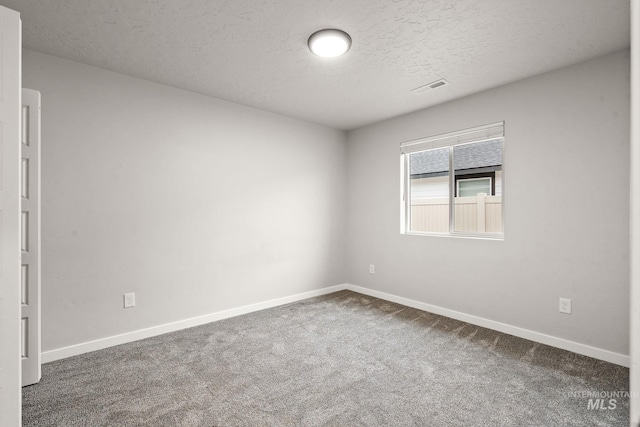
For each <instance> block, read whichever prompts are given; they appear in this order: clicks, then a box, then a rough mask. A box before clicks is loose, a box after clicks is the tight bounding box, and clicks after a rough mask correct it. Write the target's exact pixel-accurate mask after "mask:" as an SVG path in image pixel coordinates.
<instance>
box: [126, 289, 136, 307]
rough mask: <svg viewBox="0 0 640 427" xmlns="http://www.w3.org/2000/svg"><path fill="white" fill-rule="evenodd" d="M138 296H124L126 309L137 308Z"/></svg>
mask: <svg viewBox="0 0 640 427" xmlns="http://www.w3.org/2000/svg"><path fill="white" fill-rule="evenodd" d="M135 305H136V294H135V293H134V292H131V293H130V294H124V308H129V307H135Z"/></svg>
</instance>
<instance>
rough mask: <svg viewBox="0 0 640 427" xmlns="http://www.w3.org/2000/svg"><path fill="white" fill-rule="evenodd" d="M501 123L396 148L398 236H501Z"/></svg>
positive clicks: (502, 132) (502, 210) (502, 139)
mask: <svg viewBox="0 0 640 427" xmlns="http://www.w3.org/2000/svg"><path fill="white" fill-rule="evenodd" d="M503 146H504V123H503V122H500V123H496V124H492V125H487V126H481V127H477V128H473V129H467V130H464V131H459V132H454V133H450V134H445V135H438V136H435V137H431V138H425V139H420V140H417V141H409V142H406V143H403V144H401V145H400V153H401V164H402V232H403V233H411V234H440V235H459V236H470V237H471V236H473V237H477V236H481V237H489V238H502V237H503V212H504V209H503V198H502V188H503V186H504V176H503V170H502V169H503V154H502V153H503Z"/></svg>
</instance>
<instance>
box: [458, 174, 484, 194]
mask: <svg viewBox="0 0 640 427" xmlns="http://www.w3.org/2000/svg"><path fill="white" fill-rule="evenodd" d="M457 182H458V197H469V196H476V195H478V194H479V193H484V194H487V195H489V196H490V195H491V178H489V177H487V178H470V179H459V180H458V181H457Z"/></svg>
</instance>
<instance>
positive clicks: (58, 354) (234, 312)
mask: <svg viewBox="0 0 640 427" xmlns="http://www.w3.org/2000/svg"><path fill="white" fill-rule="evenodd" d="M346 288H347V287H346V285H336V286H330V287H328V288H323V289H317V290H314V291H309V292H303V293H300V294H295V295H291V296H288V297H282V298H276V299H272V300H269V301H264V302H259V303H256V304H250V305H244V306H242V307H237V308H232V309H229V310H224V311H219V312H216V313H211V314H205V315H203V316H198V317H192V318H190V319H185V320H179V321H177V322H172V323H167V324H164V325H159V326H153V327H151V328H146V329H140V330H138V331H133V332H127V333H124V334H120V335H114V336H111V337H106V338H101V339H97V340H94V341H88V342H84V343H80V344H76V345H71V346H69V347H62V348H57V349H55V350H49V351H45V352H43V353H42V363H48V362H53V361H56V360H60V359H65V358H67V357H72V356H77V355H80V354H84V353H89V352H91V351H96V350H102V349H104V348H108V347H113V346H114V345H120V344H126V343H129V342H134V341H138V340H141V339H144V338H151V337H155V336H157V335H162V334H166V333H168V332H174V331H179V330H181V329H187V328H192V327H194V326H200V325H204V324H207V323H211V322H215V321H218V320H222V319H228V318H230V317H235V316H240V315H241V314H247V313H251V312H254V311H260V310H264V309H266V308H271V307H277V306H279V305H284V304H289V303H292V302H296V301H301V300H304V299H307V298H313V297H317V296H320V295H326V294H330V293H332V292H338V291H342V290H344V289H346Z"/></svg>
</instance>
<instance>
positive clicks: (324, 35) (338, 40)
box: [307, 29, 351, 58]
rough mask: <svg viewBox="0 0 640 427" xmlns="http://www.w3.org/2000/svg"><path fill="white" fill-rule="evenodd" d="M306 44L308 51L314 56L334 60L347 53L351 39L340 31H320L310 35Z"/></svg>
mask: <svg viewBox="0 0 640 427" xmlns="http://www.w3.org/2000/svg"><path fill="white" fill-rule="evenodd" d="M307 44H308V45H309V50H311V52H313V53H314V54H316V55H318V56H322V57H324V58H334V57H336V56H341V55H344V54H345V53H347V52H348V51H349V48H350V47H351V37H349V34H347V33H345V32H344V31H341V30H335V29H327V30H320V31H316V32H315V33H313V34H311V37H309V41H308V42H307Z"/></svg>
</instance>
